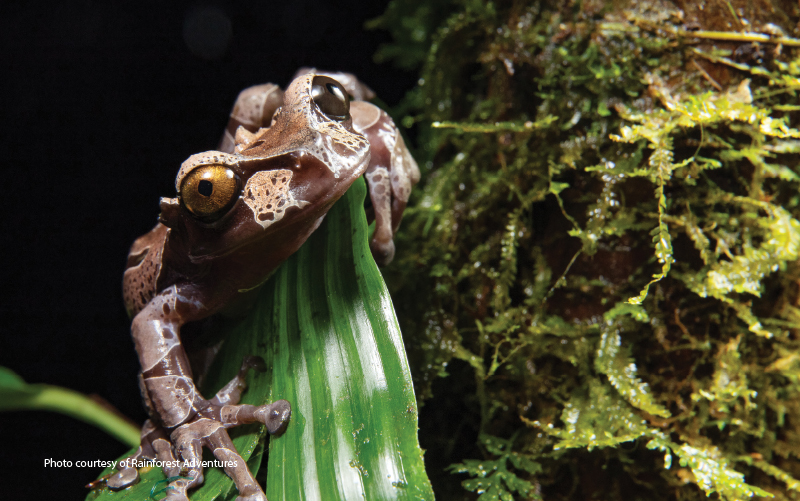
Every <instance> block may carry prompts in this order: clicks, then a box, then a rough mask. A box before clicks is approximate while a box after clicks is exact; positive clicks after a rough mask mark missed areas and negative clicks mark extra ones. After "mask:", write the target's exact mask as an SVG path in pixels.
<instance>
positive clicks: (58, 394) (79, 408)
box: [0, 366, 139, 445]
mask: <svg viewBox="0 0 800 501" xmlns="http://www.w3.org/2000/svg"><path fill="white" fill-rule="evenodd" d="M23 410H30V411H33V410H40V411H52V412H59V413H61V414H64V415H67V416H69V417H72V418H75V419H79V420H81V421H84V422H86V423H89V424H91V425H94V426H97V427H98V428H100V429H101V430H103V431H105V432H106V433H108V434H109V435H111V436H112V437H114V438H116V439H117V440H119V441H120V442H123V443H124V444H126V445H132V444H138V443H139V430H138V429H137V428H136V427H135V426H133V425H132V424H131V423H130V422H129V421H127V420H126V419H125V418H123V417H121V416H120V415H119V414H117V413H115V412H113V410H110V409H109V408H108V407H107V406H104V405H102V404H100V403H98V402H96V401H94V400H92V399H91V398H89V397H87V396H86V395H83V394H81V393H78V392H77V391H73V390H70V389H68V388H61V387H59V386H52V385H49V384H28V383H26V382H25V381H24V380H23V379H22V378H21V377H19V376H18V375H17V374H16V373H14V372H13V371H12V370H11V369H8V368H6V367H2V366H0V411H23Z"/></svg>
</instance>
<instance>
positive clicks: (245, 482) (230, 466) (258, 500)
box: [206, 428, 267, 501]
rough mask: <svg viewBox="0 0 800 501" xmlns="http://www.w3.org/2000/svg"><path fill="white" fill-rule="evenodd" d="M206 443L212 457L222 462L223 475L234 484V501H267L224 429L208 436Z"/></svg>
mask: <svg viewBox="0 0 800 501" xmlns="http://www.w3.org/2000/svg"><path fill="white" fill-rule="evenodd" d="M206 442H207V444H208V446H209V449H211V452H212V453H213V454H214V457H215V458H216V459H218V460H219V461H222V464H223V469H224V470H225V474H226V475H228V476H229V477H231V479H232V480H233V482H234V483H235V484H236V490H237V491H239V496H237V498H236V501H267V496H266V495H265V494H264V491H262V490H261V487H260V486H259V485H258V483H256V480H255V479H254V478H253V475H252V474H251V473H250V469H249V468H248V467H247V463H245V461H244V459H242V456H240V455H239V454H238V453H237V452H236V447H234V445H233V442H231V438H230V436H228V431H227V430H225V428H219V429H218V430H217V431H215V432H214V433H212V434H211V435H209V437H208V439H207V441H206Z"/></svg>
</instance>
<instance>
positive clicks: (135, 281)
mask: <svg viewBox="0 0 800 501" xmlns="http://www.w3.org/2000/svg"><path fill="white" fill-rule="evenodd" d="M168 233H169V228H167V227H166V226H164V225H163V224H161V223H158V224H157V225H156V226H155V227H154V228H153V229H152V230H150V231H149V232H148V233H146V234H144V235H142V236H141V237H139V238H137V239H136V241H135V242H133V245H132V246H131V250H130V252H128V262H127V264H126V266H125V274H124V275H123V277H122V297H123V299H124V300H125V309H126V310H128V315H129V316H130V317H131V318H132V317H134V316H135V315H136V314H137V313H139V312H140V311H141V310H142V308H144V307H145V305H147V303H149V302H150V300H151V299H153V297H154V296H155V295H156V293H158V279H159V277H160V276H161V268H162V266H161V258H162V255H163V254H164V246H165V244H166V241H167V235H168Z"/></svg>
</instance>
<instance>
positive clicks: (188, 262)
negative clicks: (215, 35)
mask: <svg viewBox="0 0 800 501" xmlns="http://www.w3.org/2000/svg"><path fill="white" fill-rule="evenodd" d="M331 77H333V78H336V80H333V79H332V78H331ZM337 80H339V81H341V82H342V84H339V83H338V82H337ZM347 94H350V95H351V96H353V97H355V98H369V97H370V95H371V91H370V90H369V89H368V88H367V87H365V86H364V85H363V84H361V83H360V82H359V81H358V80H357V79H355V78H354V77H353V76H352V75H348V74H342V73H323V72H316V71H315V70H313V69H306V70H301V71H300V72H298V74H297V75H296V78H295V79H294V80H293V81H292V83H291V84H290V85H289V87H288V88H287V89H286V91H285V92H283V91H281V90H280V89H279V88H278V87H277V86H275V85H272V84H266V85H260V86H256V87H252V88H249V89H246V90H245V91H243V92H242V93H241V94H240V95H239V97H238V99H237V101H236V104H235V105H234V109H233V112H232V114H231V118H230V123H229V125H228V129H227V130H226V133H225V136H224V137H223V140H222V142H221V144H220V150H219V151H207V152H205V153H199V154H197V155H192V156H191V157H189V158H188V159H187V160H186V161H185V162H184V163H183V164H182V165H181V168H180V170H179V172H178V175H177V178H176V181H175V186H176V188H177V190H178V196H177V197H176V198H162V199H161V215H160V217H159V222H158V224H157V225H156V226H155V228H153V229H152V230H151V231H150V232H149V233H147V234H146V235H143V236H142V237H140V238H139V239H137V240H136V241H135V242H134V244H133V246H132V247H131V251H130V254H129V256H128V264H127V269H126V270H125V274H124V278H123V295H124V299H125V305H126V307H127V310H128V312H129V314H130V315H131V317H132V318H133V321H132V324H131V333H132V336H133V340H134V344H135V345H136V351H137V353H138V356H139V362H140V363H141V366H142V372H141V373H140V375H139V382H140V387H141V390H142V396H143V399H144V401H145V405H146V406H147V408H148V411H149V414H150V419H149V420H148V421H147V422H146V423H145V425H144V427H143V428H142V440H141V446H140V447H139V449H138V451H137V452H136V453H135V454H133V456H131V459H134V460H140V459H141V458H146V457H149V458H156V459H158V460H160V461H165V462H173V463H174V462H175V461H176V460H177V461H179V462H181V463H183V462H184V461H188V462H193V461H194V462H197V461H200V460H201V459H202V447H208V448H209V449H210V450H211V452H212V453H213V454H214V456H215V458H217V459H219V460H221V461H228V462H232V464H235V466H233V467H229V468H226V469H225V473H227V474H228V476H230V477H231V478H232V479H233V480H234V482H235V483H236V487H237V489H238V491H239V497H237V500H242V501H243V500H265V499H266V496H265V495H264V492H263V491H262V490H261V488H260V487H259V485H258V484H257V483H256V481H255V480H254V479H253V476H252V475H251V473H250V471H249V470H248V468H247V465H246V464H245V462H244V460H243V459H242V458H241V456H239V454H238V452H237V451H236V449H235V447H234V446H233V443H232V442H231V440H230V438H229V436H228V432H227V431H226V430H227V428H231V427H234V426H238V425H241V424H246V423H254V422H260V423H263V424H265V425H266V426H267V430H268V431H269V432H270V433H271V434H274V433H280V432H282V431H283V430H284V429H285V427H286V426H287V423H288V420H289V417H290V415H291V406H290V404H289V402H287V401H285V400H279V401H277V402H274V403H271V404H265V405H261V406H253V405H237V404H238V401H239V398H240V396H241V393H242V392H243V391H244V389H245V376H246V374H247V371H248V369H250V368H253V367H256V366H258V365H259V360H258V359H257V358H255V357H250V358H248V360H245V362H244V364H243V366H242V370H241V371H240V372H239V374H238V375H237V376H236V377H235V378H234V379H233V380H232V381H231V382H230V383H228V384H227V385H226V386H225V387H224V388H223V389H222V390H220V391H219V392H218V393H217V394H216V396H214V397H213V398H212V399H210V400H207V399H205V398H204V397H203V396H202V395H201V394H200V392H199V391H198V389H197V387H196V386H195V382H194V379H193V376H192V367H191V366H190V363H189V357H188V356H187V352H186V350H185V348H184V344H183V343H182V340H181V327H182V326H183V325H184V324H186V323H187V322H193V321H197V320H201V319H203V318H206V317H208V316H210V315H212V314H215V313H218V312H222V313H224V312H226V311H231V310H235V309H236V307H237V305H238V304H241V303H243V302H245V300H246V298H248V297H250V296H252V294H253V292H254V291H255V290H256V289H257V288H258V287H259V286H260V285H262V284H263V283H264V282H265V281H266V280H267V278H268V277H269V276H270V274H271V273H272V272H273V271H274V270H275V269H276V268H277V267H278V266H279V265H280V264H281V263H282V262H283V261H284V260H286V259H287V258H288V257H289V256H291V255H292V254H293V253H294V252H295V251H296V250H297V249H298V248H299V247H300V246H301V245H302V244H303V242H305V241H306V239H307V238H308V237H309V235H310V234H311V233H312V232H313V231H314V230H315V229H316V228H317V227H318V226H319V225H320V223H321V222H322V219H323V218H324V217H325V214H326V213H327V212H328V210H329V209H330V208H331V206H332V205H333V204H334V202H336V200H338V199H339V197H341V196H342V195H343V194H344V193H345V191H347V189H348V188H349V187H350V185H351V184H352V183H353V182H354V181H355V180H356V179H357V178H358V177H359V176H362V175H365V177H366V179H367V182H368V185H369V191H370V197H371V200H372V206H373V208H374V217H375V222H376V229H375V233H374V237H373V239H372V241H371V242H370V247H371V249H372V250H373V255H374V256H375V258H376V261H378V262H379V263H386V262H388V261H390V260H391V259H392V256H393V254H394V244H393V241H392V236H393V232H394V230H395V229H396V228H397V225H398V223H399V222H400V218H401V216H402V212H403V209H404V208H405V204H406V201H407V200H408V195H409V192H410V190H411V186H412V185H413V184H414V183H416V181H417V180H418V179H419V170H418V169H417V165H416V163H415V162H414V160H413V159H412V158H411V156H410V154H409V153H408V150H407V149H406V147H405V145H404V144H403V140H402V138H401V136H400V134H399V133H398V131H397V128H396V127H395V125H394V123H393V122H392V120H391V119H390V118H389V116H388V115H387V114H386V113H384V112H383V111H381V110H380V109H379V108H377V107H375V106H373V105H371V104H369V103H366V102H363V101H353V102H350V99H349V98H348V97H347ZM193 362H194V360H193ZM194 368H195V370H196V371H198V372H200V370H198V369H199V368H198V367H194ZM164 474H165V475H166V476H167V477H174V476H177V475H183V477H184V478H181V479H178V480H175V481H173V482H171V483H170V487H171V488H170V489H167V498H166V499H168V500H170V501H176V500H187V499H188V498H187V490H188V489H190V488H192V487H196V486H198V485H200V484H202V483H203V470H202V468H201V467H200V466H199V465H198V466H192V467H189V468H188V469H184V470H183V471H181V469H180V468H178V467H167V468H164ZM137 479H138V472H137V470H136V468H135V467H129V466H127V465H124V464H123V465H121V467H120V469H119V471H118V472H116V473H115V474H113V475H111V476H110V477H109V478H108V479H107V481H106V483H107V485H108V486H109V487H110V488H112V489H122V488H124V487H127V486H129V485H131V484H133V483H134V482H136V481H137Z"/></svg>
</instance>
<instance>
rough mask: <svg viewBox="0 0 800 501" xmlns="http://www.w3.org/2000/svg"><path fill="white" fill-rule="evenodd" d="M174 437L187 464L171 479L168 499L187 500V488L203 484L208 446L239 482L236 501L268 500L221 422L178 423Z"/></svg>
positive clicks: (227, 472) (229, 473) (180, 455)
mask: <svg viewBox="0 0 800 501" xmlns="http://www.w3.org/2000/svg"><path fill="white" fill-rule="evenodd" d="M226 407H228V406H226ZM251 407H252V406H251ZM171 438H172V441H173V443H174V444H175V450H176V451H177V453H178V457H179V460H180V461H181V462H182V464H183V465H184V467H185V474H184V475H183V476H182V477H181V478H179V479H177V480H174V481H172V482H170V484H169V486H168V487H167V497H166V498H165V499H166V501H188V497H187V491H188V490H189V489H191V488H193V487H197V486H199V485H201V484H202V483H203V465H202V462H201V460H202V448H203V447H208V449H209V450H210V451H211V452H212V453H213V454H214V457H215V458H216V459H217V460H219V461H220V462H222V465H223V469H224V470H225V473H226V474H227V475H228V476H229V477H231V479H232V480H233V481H234V483H235V484H236V489H237V490H238V491H239V496H238V497H237V498H236V499H237V501H267V497H266V496H265V495H264V491H262V490H261V487H260V486H259V485H258V483H257V482H256V481H255V479H254V478H253V475H252V474H251V473H250V470H249V469H248V468H247V463H245V461H244V459H242V457H241V456H240V455H239V453H238V452H236V447H235V446H234V445H233V442H232V441H231V439H230V436H228V431H227V430H226V429H225V426H224V425H223V424H221V423H220V422H219V421H217V420H215V419H211V418H206V417H201V418H199V419H196V420H194V421H191V422H189V423H186V424H183V425H181V426H178V427H177V428H176V429H175V430H174V431H173V432H172V435H171Z"/></svg>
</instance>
